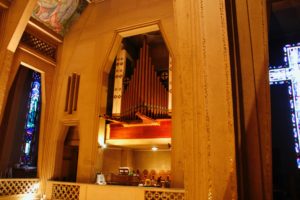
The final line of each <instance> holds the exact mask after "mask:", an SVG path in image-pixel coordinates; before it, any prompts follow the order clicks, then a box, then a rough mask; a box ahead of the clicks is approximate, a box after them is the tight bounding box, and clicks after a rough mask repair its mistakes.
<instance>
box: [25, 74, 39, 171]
mask: <svg viewBox="0 0 300 200" xmlns="http://www.w3.org/2000/svg"><path fill="white" fill-rule="evenodd" d="M40 102H41V75H40V73H38V72H33V73H32V82H31V89H30V93H29V100H28V105H27V115H26V121H25V127H24V131H25V133H24V142H23V145H22V153H21V158H20V163H21V164H22V165H32V164H34V162H35V161H36V158H34V155H35V151H36V149H37V141H36V137H37V134H38V131H39V114H40Z"/></svg>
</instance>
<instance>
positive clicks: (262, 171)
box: [233, 0, 272, 199]
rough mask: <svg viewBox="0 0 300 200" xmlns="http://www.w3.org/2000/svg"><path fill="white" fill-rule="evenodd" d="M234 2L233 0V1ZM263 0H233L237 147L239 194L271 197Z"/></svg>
mask: <svg viewBox="0 0 300 200" xmlns="http://www.w3.org/2000/svg"><path fill="white" fill-rule="evenodd" d="M233 2H234V1H233ZM266 8H267V5H266V1H265V0H240V1H235V8H234V9H235V12H236V16H234V18H235V20H236V30H237V39H236V41H235V42H236V44H237V45H238V52H235V53H236V56H237V57H238V60H239V63H238V64H237V66H236V67H237V70H239V73H240V74H239V75H238V76H239V79H240V82H239V87H240V88H241V91H242V92H241V93H240V94H239V103H240V105H241V107H242V115H241V119H239V120H241V121H240V122H239V123H240V124H241V125H242V126H241V127H242V130H241V138H240V139H241V144H240V147H239V148H241V150H242V151H243V152H244V153H243V154H242V155H241V156H240V157H241V162H243V163H244V166H243V169H241V171H240V174H241V175H242V176H243V183H241V184H242V185H241V186H242V187H243V188H244V189H243V191H244V192H243V193H244V194H243V195H244V196H245V197H247V198H248V199H272V145H271V111H270V110H271V109H270V86H269V80H268V77H269V76H268V75H269V59H268V31H267V29H268V25H267V10H266Z"/></svg>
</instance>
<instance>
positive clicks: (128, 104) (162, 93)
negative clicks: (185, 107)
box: [121, 40, 168, 121]
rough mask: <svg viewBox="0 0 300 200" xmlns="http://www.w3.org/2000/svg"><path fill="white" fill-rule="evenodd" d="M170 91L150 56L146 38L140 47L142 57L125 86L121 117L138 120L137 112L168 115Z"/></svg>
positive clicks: (156, 115)
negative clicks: (161, 79) (156, 70)
mask: <svg viewBox="0 0 300 200" xmlns="http://www.w3.org/2000/svg"><path fill="white" fill-rule="evenodd" d="M167 106H168V91H167V89H166V88H165V87H164V85H163V84H162V82H161V81H160V78H159V77H158V75H157V73H156V72H155V67H154V65H153V64H152V61H151V57H150V56H149V46H148V45H147V44H146V40H144V42H143V47H142V48H141V49H140V58H139V59H138V60H137V61H136V67H135V69H134V70H133V74H132V76H131V77H130V80H129V83H128V85H127V86H126V88H125V87H124V91H123V94H122V103H121V119H122V120H127V121H128V120H136V119H137V117H136V113H137V112H139V113H142V114H144V115H146V116H149V117H151V118H155V119H156V118H164V117H167V116H168V115H167V114H168V112H167V110H168V107H167Z"/></svg>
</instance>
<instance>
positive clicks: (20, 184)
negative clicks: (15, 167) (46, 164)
mask: <svg viewBox="0 0 300 200" xmlns="http://www.w3.org/2000/svg"><path fill="white" fill-rule="evenodd" d="M38 189H39V180H37V179H24V180H20V179H18V180H13V179H11V180H8V179H5V180H1V179H0V197H2V196H11V195H18V194H37V193H38Z"/></svg>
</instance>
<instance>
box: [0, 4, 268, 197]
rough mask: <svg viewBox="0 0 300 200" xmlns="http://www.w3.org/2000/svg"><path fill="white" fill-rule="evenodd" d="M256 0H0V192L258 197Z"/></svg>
mask: <svg viewBox="0 0 300 200" xmlns="http://www.w3.org/2000/svg"><path fill="white" fill-rule="evenodd" d="M266 8H267V2H266V1H263V0H253V1H247V0H241V1H232V0H221V1H220V0H218V1H217V0H201V1H199V0H176V1H173V0H164V1H157V0H140V1H135V0H127V1H124V0H51V1H48V0H24V1H17V0H0V30H1V31H0V138H1V139H0V199H4V200H6V199H11V198H14V199H20V200H21V199H43V200H45V199H47V200H50V199H70V200H93V199H111V200H117V199H120V198H121V199H122V200H131V199H137V200H148V199H151V200H152V199H155V200H156V199H162V198H164V199H181V200H182V199H187V200H198V199H246V198H249V199H272V195H273V193H272V156H271V152H272V151H271V136H270V132H271V130H270V129H271V128H270V122H271V119H270V102H269V85H268V71H267V70H266V66H267V65H268V45H267V44H268V34H267V33H268V28H267V26H268V25H267V24H268V19H267V13H268V12H267V9H266Z"/></svg>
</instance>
